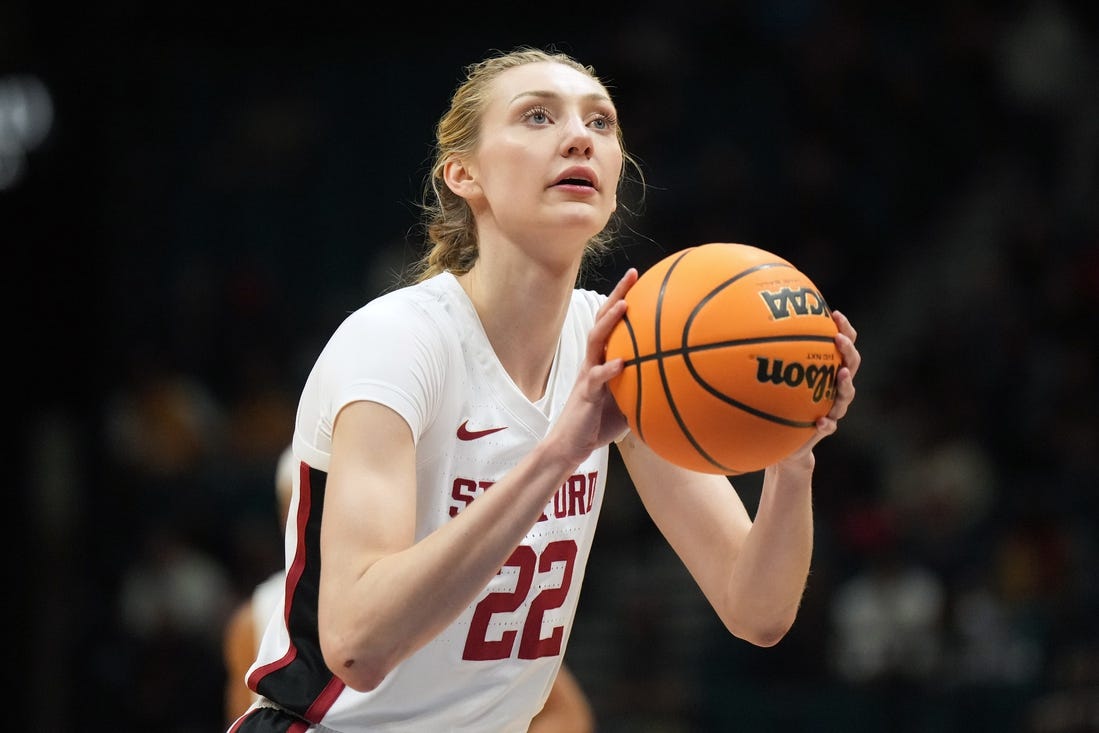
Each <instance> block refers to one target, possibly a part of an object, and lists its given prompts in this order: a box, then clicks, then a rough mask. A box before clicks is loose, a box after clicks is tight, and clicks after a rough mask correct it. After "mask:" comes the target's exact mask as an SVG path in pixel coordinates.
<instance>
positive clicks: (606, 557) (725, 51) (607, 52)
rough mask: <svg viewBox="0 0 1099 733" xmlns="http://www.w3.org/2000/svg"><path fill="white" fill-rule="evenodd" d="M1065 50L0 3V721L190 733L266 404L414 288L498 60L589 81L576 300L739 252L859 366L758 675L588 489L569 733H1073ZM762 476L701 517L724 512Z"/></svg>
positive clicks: (287, 402) (267, 493) (892, 37)
mask: <svg viewBox="0 0 1099 733" xmlns="http://www.w3.org/2000/svg"><path fill="white" fill-rule="evenodd" d="M1097 20H1099V6H1097V5H1096V4H1094V3H1090V2H1067V1H1064V2H1056V1H1053V0H1007V1H1006V2H990V1H988V0H983V1H982V0H961V1H960V2H949V3H945V2H942V3H938V2H930V3H920V4H918V5H915V4H913V7H912V8H908V9H905V8H903V7H900V6H897V5H894V4H877V3H869V2H840V3H825V2H821V1H820V0H785V1H783V2H776V3H762V2H761V3H747V2H728V3H715V4H713V6H710V5H706V4H693V3H690V2H687V3H664V2H661V3H655V2H646V1H645V0H638V1H637V2H631V3H615V2H606V3H597V4H552V5H550V4H535V5H533V6H529V7H524V8H521V9H510V8H508V6H504V5H501V7H499V8H496V7H492V6H488V5H482V6H473V5H469V4H466V5H460V6H458V5H455V6H446V7H440V8H437V9H435V10H431V11H428V10H426V9H424V8H419V7H381V8H370V9H367V8H365V6H360V5H359V4H355V3H350V2H320V3H312V4H309V5H308V7H301V6H299V5H297V4H289V3H280V4H274V5H262V6H260V5H240V6H234V5H232V4H223V5H221V6H215V5H214V4H211V5H210V6H209V7H208V8H207V7H203V6H202V4H186V5H180V4H161V5H150V4H139V3H134V2H127V1H126V0H112V1H108V2H105V3H99V4H97V6H96V7H95V8H94V10H93V9H88V8H76V9H73V8H70V7H68V6H67V5H62V4H59V3H55V2H53V0H35V1H33V2H32V1H31V0H5V1H4V2H0V241H2V242H3V243H4V245H5V246H4V251H5V252H6V253H7V256H8V258H9V260H8V261H9V263H11V264H9V265H8V267H7V268H5V271H6V272H8V276H7V277H6V280H7V282H8V286H7V287H6V288H5V290H6V291H7V296H6V297H7V299H8V307H7V309H6V311H7V313H8V314H9V315H8V323H9V326H8V328H9V329H10V330H9V338H8V339H7V340H6V346H5V349H4V354H5V357H6V359H5V360H6V361H8V362H9V366H14V368H15V371H14V374H13V376H12V377H10V378H12V379H13V380H14V381H13V383H12V386H11V389H10V390H9V392H10V396H11V398H10V399H9V400H8V403H9V405H10V408H9V409H10V410H11V413H12V414H11V415H10V419H11V421H12V422H13V423H14V425H13V428H14V429H13V432H14V433H15V437H16V441H15V443H14V448H13V452H14V455H13V456H12V457H13V458H14V459H15V460H14V464H15V466H16V481H15V485H14V486H12V487H10V489H9V496H10V499H11V500H12V502H13V504H14V507H15V514H14V517H13V519H12V521H11V522H9V523H8V524H9V526H10V527H11V529H12V530H14V532H13V533H12V534H11V537H12V544H11V545H10V546H11V549H10V550H9V557H10V558H12V559H14V560H16V562H14V563H10V565H11V566H12V567H13V568H14V570H13V571H12V572H13V576H12V584H11V585H10V586H9V589H10V591H9V594H8V596H7V597H8V598H9V601H12V602H14V605H16V606H17V609H16V611H17V614H18V618H19V619H20V622H19V623H18V625H16V626H12V627H9V633H8V638H9V642H10V643H12V644H13V645H14V648H15V658H14V663H12V662H9V665H10V667H11V669H12V670H13V672H14V679H10V680H9V685H12V687H11V688H10V689H9V695H10V698H9V706H8V710H7V712H6V714H5V717H6V718H7V719H8V720H9V721H10V722H12V727H28V726H29V727H32V728H33V729H35V730H43V731H76V730H108V729H109V730H112V731H163V732H164V733H206V732H211V731H222V730H223V729H224V724H225V723H224V721H223V720H222V689H223V683H224V669H223V667H222V663H221V656H220V636H221V629H222V626H223V624H224V622H225V619H226V617H227V614H228V612H229V609H230V608H232V606H233V605H235V604H236V603H237V602H238V601H239V600H241V599H242V598H244V597H245V596H246V595H247V594H248V593H250V591H251V589H252V586H253V585H254V584H255V583H256V582H258V581H259V580H261V579H263V578H264V577H266V576H267V574H268V573H269V572H271V571H272V570H273V569H274V568H276V567H278V566H279V565H280V564H281V562H282V557H281V539H280V536H279V533H278V528H277V520H276V513H275V494H274V471H275V464H276V460H277V458H278V455H279V453H280V451H281V450H282V448H283V447H284V446H285V445H286V444H287V442H288V441H289V439H290V434H291V428H292V418H293V413H294V409H295V405H296V400H297V396H298V392H299V390H300V388H301V386H302V384H303V383H304V380H305V376H306V374H307V373H308V370H309V368H310V367H311V366H312V362H313V360H314V359H315V357H316V355H317V354H318V352H319V350H320V348H321V346H322V345H323V344H324V342H325V341H326V340H327V338H328V336H329V334H330V333H331V331H332V330H333V329H334V328H335V327H336V325H337V324H338V323H339V322H340V321H341V320H342V318H343V317H344V316H345V315H347V314H348V313H349V312H351V311H352V310H354V309H355V308H357V307H358V306H360V305H361V304H362V303H363V302H365V301H366V300H367V299H369V298H370V297H372V296H374V295H376V294H377V293H379V292H381V291H382V290H383V289H385V288H388V287H391V286H392V285H393V284H394V283H395V282H396V279H397V277H398V275H399V273H400V271H401V270H402V268H403V267H405V266H407V265H408V264H410V263H411V262H412V261H413V259H414V258H415V257H416V256H417V255H418V254H419V251H420V250H419V245H420V243H421V242H420V237H419V233H418V230H417V229H416V224H417V208H416V205H415V202H416V201H417V200H418V197H419V193H420V186H421V182H422V180H423V176H424V174H425V173H426V171H427V164H428V160H429V156H430V153H431V142H432V130H433V125H434V123H435V121H436V120H437V118H438V117H439V115H440V114H441V113H442V112H443V110H444V107H445V105H446V102H447V98H448V96H449V93H450V92H451V91H452V90H453V88H454V86H455V84H456V83H457V82H458V80H459V78H460V75H461V69H462V67H463V66H464V65H465V64H468V63H471V62H473V61H476V60H479V59H480V58H481V57H483V56H484V55H485V54H486V53H488V52H489V51H490V50H492V49H495V48H502V49H507V48H510V47H511V46H513V45H516V44H520V43H524V44H533V45H541V46H545V45H548V44H554V45H556V46H557V47H559V48H560V49H561V50H565V51H568V52H571V53H573V54H575V55H577V56H578V57H579V58H580V59H581V60H583V61H585V62H587V63H591V64H593V65H594V66H595V68H596V71H597V72H598V73H599V74H600V75H601V76H602V77H603V78H604V79H605V80H606V81H607V82H608V84H609V86H610V87H611V89H612V92H613V93H614V94H615V96H616V100H617V103H618V106H619V110H620V113H621V121H622V125H623V128H624V132H625V136H626V141H627V145H628V147H629V149H630V150H631V152H632V153H633V154H634V155H635V156H636V157H638V158H639V159H640V161H641V164H642V169H643V170H644V172H645V176H646V183H647V185H646V188H645V190H644V198H643V200H641V198H640V195H639V194H640V193H641V192H640V190H639V187H637V186H634V187H633V189H634V190H633V192H632V193H633V196H632V199H631V200H632V201H633V204H631V208H632V212H633V213H632V214H631V215H629V216H627V218H626V226H625V228H624V229H623V231H622V236H621V242H620V247H619V248H618V249H616V250H615V252H614V253H612V254H611V255H609V256H608V257H607V258H606V259H604V260H603V261H602V262H600V263H598V267H597V268H595V270H593V272H592V273H591V275H590V277H589V279H588V281H587V283H586V284H587V286H589V287H592V288H593V289H597V290H602V291H604V292H605V291H606V290H607V289H608V288H609V285H610V283H612V282H613V281H614V280H615V279H616V278H617V277H618V275H619V274H620V273H621V272H622V271H623V270H624V269H625V268H626V267H628V266H631V265H634V266H638V267H639V268H642V269H643V268H645V267H647V266H648V265H650V264H652V263H653V262H655V261H656V260H657V259H660V258H662V257H663V256H665V255H666V254H669V253H670V252H672V251H675V250H677V249H680V248H682V247H685V246H691V245H695V244H701V243H704V242H710V241H736V242H746V243H751V244H755V245H757V246H761V247H764V248H766V249H770V250H772V251H775V252H777V253H779V254H781V255H783V256H785V257H786V258H788V259H790V260H791V261H793V262H794V263H795V264H797V265H798V266H799V267H800V269H802V270H803V271H805V272H806V273H808V274H809V275H810V277H812V278H813V280H814V281H815V282H816V284H817V285H818V287H819V288H820V289H821V291H822V292H823V293H824V294H825V296H826V297H827V298H828V300H829V302H830V304H831V305H832V306H833V307H835V308H838V309H840V310H843V311H844V312H846V313H847V314H848V315H849V316H850V318H851V319H852V321H853V322H854V324H855V326H856V327H857V328H858V329H859V331H860V339H859V345H860V348H861V351H862V354H863V358H864V365H863V368H862V371H861V372H860V374H859V382H858V387H859V396H858V399H857V400H856V403H855V406H854V409H853V411H852V413H851V414H850V415H849V417H848V418H847V419H846V420H845V421H844V423H843V425H842V427H841V430H840V432H839V433H838V434H837V435H836V436H834V437H833V438H830V439H828V440H827V441H825V443H823V444H822V445H821V446H820V448H819V449H818V469H817V479H816V490H815V505H816V521H817V541H816V550H815V555H814V562H813V570H812V574H811V577H810V580H809V585H808V589H807V591H806V595H805V599H804V603H803V608H802V611H801V615H800V616H799V619H798V622H797V624H796V625H795V627H794V629H793V630H792V631H791V633H790V634H789V635H788V636H787V638H786V639H784V640H783V641H782V643H780V644H779V645H778V646H777V647H774V648H771V649H757V648H754V647H751V646H749V645H747V644H746V643H744V642H740V641H738V640H736V639H734V638H731V637H729V636H728V635H727V634H726V633H725V632H724V630H723V629H722V628H721V626H720V624H719V623H718V622H717V620H716V618H715V617H714V615H713V613H712V612H711V610H710V609H709V607H708V606H707V605H706V603H705V601H704V599H703V598H702V597H701V595H700V593H699V592H698V591H697V589H696V588H695V586H694V584H693V582H692V581H691V580H690V578H689V577H688V576H687V575H686V573H685V571H684V570H683V569H682V567H681V566H680V565H679V564H678V561H677V560H676V559H675V558H674V557H673V556H672V555H671V553H670V551H669V550H668V548H667V546H666V545H665V543H664V542H663V540H662V539H661V538H660V536H659V534H658V533H657V532H656V531H655V529H654V528H653V526H652V524H651V522H650V521H649V520H648V518H647V516H646V515H645V513H644V510H643V509H642V508H641V507H640V506H639V504H638V503H637V501H636V498H635V497H634V495H633V494H632V491H631V488H630V486H629V485H628V484H627V483H623V481H624V479H623V478H621V477H622V475H623V474H622V472H621V471H619V472H617V477H618V480H617V482H614V483H613V484H612V485H611V486H609V487H608V497H607V502H608V503H607V506H606V507H605V509H604V512H603V515H602V524H601V527H600V530H599V533H598V534H597V537H596V549H595V551H594V553H593V557H592V561H591V564H590V566H589V571H588V578H587V582H586V585H585V590H584V594H583V597H582V599H581V604H580V611H579V618H578V620H577V623H576V626H575V629H574V632H573V636H572V640H571V642H570V645H569V647H568V650H567V654H566V662H567V663H568V664H569V665H570V666H571V667H572V668H573V670H574V671H575V673H576V675H577V677H578V678H579V679H580V681H581V683H582V684H583V686H584V688H585V690H586V691H587V693H588V694H589V696H590V698H591V700H592V703H593V705H594V707H595V710H596V714H597V717H598V721H599V729H600V731H601V732H602V733H617V732H618V731H623V732H625V731H630V732H638V731H641V732H648V731H652V732H657V733H694V732H696V731H699V732H703V731H733V730H735V731H743V732H754V731H764V732H771V731H845V732H846V733H850V732H853V731H921V732H922V731H936V732H940V731H962V730H965V731H967V732H972V731H997V732H1001V731H1022V732H1026V733H1082V732H1084V731H1097V730H1099V571H1097V569H1096V568H1097V567H1099V422H1097V421H1096V419H1095V415H1096V413H1097V412H1099V409H1097V408H1099V365H1097V364H1099V358H1097V357H1099V346H1097V340H1099V315H1097V314H1099V308H1097V294H1099V213H1097V212H1099V38H1097V28H1099V22H1097ZM9 373H11V371H10V370H9ZM8 444H9V445H12V444H11V443H8ZM758 479H759V477H758V476H746V477H742V478H740V479H738V480H737V482H736V483H737V486H738V488H739V489H740V490H741V492H742V494H743V495H744V497H745V500H746V501H747V502H748V503H749V505H750V506H753V502H754V501H755V500H756V499H757V498H758ZM19 716H23V720H22V721H19V719H18V718H19ZM13 717H14V720H13ZM89 719H90V720H91V721H92V722H89ZM20 723H21V724H22V726H21V725H20Z"/></svg>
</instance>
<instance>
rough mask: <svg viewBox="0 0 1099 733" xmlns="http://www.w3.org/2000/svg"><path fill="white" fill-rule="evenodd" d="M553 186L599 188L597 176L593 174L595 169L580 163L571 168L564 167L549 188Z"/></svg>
mask: <svg viewBox="0 0 1099 733" xmlns="http://www.w3.org/2000/svg"><path fill="white" fill-rule="evenodd" d="M554 186H580V187H583V188H594V189H595V190H596V191H598V190H599V177H598V176H596V175H595V171H593V170H592V169H591V168H588V167H586V166H582V165H574V166H572V167H571V168H566V169H565V170H564V171H562V173H561V175H560V176H558V177H557V180H555V181H554V182H553V183H552V184H551V186H550V188H553V187H554Z"/></svg>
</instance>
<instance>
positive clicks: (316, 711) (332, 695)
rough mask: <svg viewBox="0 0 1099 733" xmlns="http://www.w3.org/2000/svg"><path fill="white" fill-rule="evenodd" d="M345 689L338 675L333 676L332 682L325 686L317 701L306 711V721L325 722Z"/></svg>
mask: <svg viewBox="0 0 1099 733" xmlns="http://www.w3.org/2000/svg"><path fill="white" fill-rule="evenodd" d="M344 687H345V685H344V683H343V681H342V680H341V679H340V678H339V677H337V676H336V675H332V681H331V682H329V683H328V684H327V685H325V687H324V690H323V691H322V692H321V694H319V695H317V699H316V701H315V702H314V703H313V704H312V705H310V706H309V709H308V710H306V711H305V717H306V719H308V720H323V719H324V716H325V715H326V714H327V713H328V710H329V709H330V708H331V707H332V705H333V704H334V703H335V702H336V698H337V697H339V696H340V693H341V692H343V688H344Z"/></svg>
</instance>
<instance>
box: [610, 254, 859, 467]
mask: <svg viewBox="0 0 1099 733" xmlns="http://www.w3.org/2000/svg"><path fill="white" fill-rule="evenodd" d="M626 303H627V306H628V307H627V310H626V315H625V316H624V317H623V319H622V321H621V322H620V323H619V324H618V325H617V326H616V327H615V330H614V331H613V332H612V333H611V336H610V339H609V340H608V342H607V351H606V356H607V358H608V359H613V358H617V357H621V358H622V359H624V360H625V369H624V370H623V371H622V373H621V374H620V375H619V376H617V377H615V378H614V379H613V380H611V382H610V384H609V387H610V390H611V393H612V394H613V395H614V399H615V401H616V402H617V403H618V407H619V409H621V410H622V412H623V414H625V416H626V420H627V421H628V422H629V426H630V428H631V429H632V430H633V432H634V433H635V434H636V435H637V436H638V438H640V439H641V440H642V441H644V442H645V443H646V444H647V445H649V446H650V447H651V448H652V449H653V450H654V451H655V452H656V453H658V454H659V455H661V456H663V457H664V458H666V459H667V460H669V461H671V462H672V463H676V464H678V465H680V466H684V467H686V468H691V469H694V470H696V471H702V472H705V473H719V474H725V475H734V474H740V473H747V472H751V471H758V470H760V469H763V468H765V467H766V466H769V465H771V464H772V463H775V462H776V461H779V460H781V459H782V458H785V457H786V456H788V455H789V454H790V453H792V452H793V451H794V450H796V449H797V448H798V447H800V446H801V445H802V444H803V443H804V442H805V441H806V440H808V439H809V437H810V436H811V435H812V433H813V430H814V429H815V427H814V424H815V422H816V420H818V419H819V418H820V417H822V416H824V415H826V414H827V413H828V411H829V410H830V409H831V407H832V402H833V401H834V400H835V396H836V371H837V370H838V369H839V366H840V362H841V357H840V354H839V351H838V350H837V349H836V345H835V336H836V325H835V323H834V322H833V321H832V316H831V309H829V307H828V304H827V303H826V302H825V300H824V297H823V296H822V295H821V294H820V291H819V290H818V289H817V287H816V286H815V285H814V284H813V282H812V281H811V280H810V279H809V278H808V277H806V276H805V275H804V274H802V273H801V272H800V271H799V270H798V269H797V268H796V267H794V266H793V265H792V264H790V262H788V261H787V260H785V259H783V258H781V257H779V256H777V255H774V254H772V253H771V252H767V251H766V250H762V249H759V248H758V247H752V246H749V245H746V244H729V243H711V244H703V245H700V246H697V247H689V248H687V249H684V250H680V251H679V252H676V253H674V254H672V255H670V256H668V257H666V258H664V259H663V260H661V261H660V262H658V263H656V264H655V265H653V266H652V267H651V268H650V269H648V270H647V271H646V272H645V273H644V274H643V275H642V276H641V277H640V278H639V279H638V281H637V283H636V284H634V286H633V288H631V289H630V292H629V293H627V295H626Z"/></svg>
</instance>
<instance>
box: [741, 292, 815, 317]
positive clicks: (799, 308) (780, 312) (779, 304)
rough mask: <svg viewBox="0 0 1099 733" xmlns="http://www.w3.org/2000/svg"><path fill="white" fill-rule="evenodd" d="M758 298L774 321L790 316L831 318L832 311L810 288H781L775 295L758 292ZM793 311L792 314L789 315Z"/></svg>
mask: <svg viewBox="0 0 1099 733" xmlns="http://www.w3.org/2000/svg"><path fill="white" fill-rule="evenodd" d="M759 297H761V298H763V302H764V303H765V304H766V305H767V308H768V309H769V310H770V311H771V315H772V316H774V318H775V320H780V319H783V318H789V317H790V316H792V315H793V316H825V317H827V318H831V314H832V311H831V309H830V308H829V307H828V304H827V303H825V302H824V298H823V297H821V294H820V293H818V292H817V291H816V290H813V289H812V288H799V289H797V290H792V289H790V288H783V289H782V290H780V291H778V292H777V293H773V292H771V291H769V290H761V291H759ZM791 311H793V313H791Z"/></svg>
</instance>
